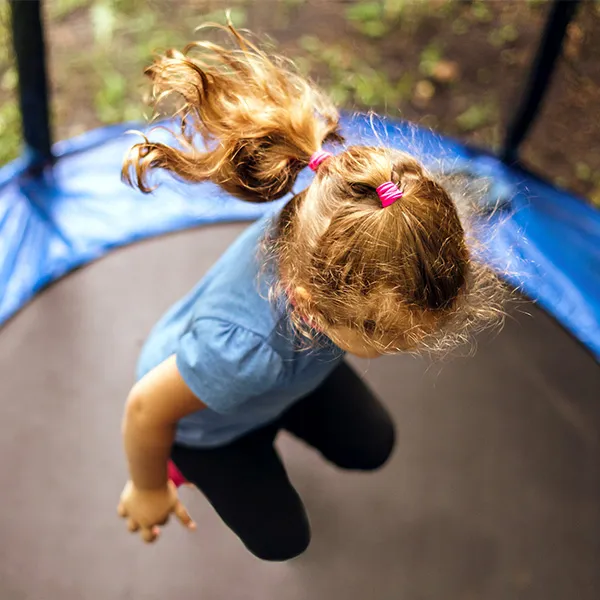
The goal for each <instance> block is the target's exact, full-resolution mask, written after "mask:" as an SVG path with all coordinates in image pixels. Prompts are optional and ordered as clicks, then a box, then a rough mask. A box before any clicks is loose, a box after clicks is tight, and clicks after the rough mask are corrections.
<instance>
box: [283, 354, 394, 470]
mask: <svg viewBox="0 0 600 600" xmlns="http://www.w3.org/2000/svg"><path fill="white" fill-rule="evenodd" d="M282 427H283V428H284V429H287V430H288V431H290V432H291V433H292V434H294V435H295V436H297V437H299V438H300V439H302V440H304V441H305V442H307V443H308V444H309V445H310V446H312V447H314V448H316V449H317V450H319V451H320V452H321V454H323V456H324V457H325V458H326V459H327V460H329V461H331V462H332V463H334V464H336V465H337V466H339V467H341V468H344V469H356V470H363V471H373V470H376V469H378V468H379V467H381V466H382V465H383V464H384V463H385V462H386V461H387V460H388V458H389V457H390V455H391V453H392V450H393V448H394V444H395V438H396V435H395V427H394V423H393V421H392V419H391V417H390V415H389V413H388V412H387V410H386V409H385V408H384V406H383V405H382V404H381V402H379V400H378V399H377V398H376V397H375V396H374V395H373V393H372V392H371V391H370V390H369V388H368V387H367V386H366V384H365V383H364V382H363V380H362V379H361V378H360V377H359V376H358V375H357V374H356V373H355V372H354V371H353V370H352V368H351V367H350V366H349V365H348V364H347V363H345V362H344V363H342V364H341V365H340V366H339V367H338V368H337V369H336V370H335V371H333V373H332V374H331V375H330V376H329V377H328V378H327V379H326V380H325V381H324V382H323V383H322V384H321V386H319V387H318V388H317V389H316V390H315V391H314V392H313V393H312V394H310V395H309V396H307V397H306V398H304V399H302V400H300V401H299V402H298V403H297V404H295V405H294V406H293V407H292V408H291V409H290V410H289V411H288V412H287V413H286V414H285V415H284V417H283V420H282Z"/></svg>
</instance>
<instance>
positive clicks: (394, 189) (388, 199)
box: [376, 181, 404, 208]
mask: <svg viewBox="0 0 600 600" xmlns="http://www.w3.org/2000/svg"><path fill="white" fill-rule="evenodd" d="M376 191H377V195H378V196H379V199H380V200H381V206H383V208H386V207H388V206H391V205H392V204H394V202H396V200H400V198H402V196H403V195H404V192H403V191H402V190H400V189H398V186H397V185H396V184H395V183H394V182H393V181H386V182H385V183H382V184H381V185H380V186H377V189H376Z"/></svg>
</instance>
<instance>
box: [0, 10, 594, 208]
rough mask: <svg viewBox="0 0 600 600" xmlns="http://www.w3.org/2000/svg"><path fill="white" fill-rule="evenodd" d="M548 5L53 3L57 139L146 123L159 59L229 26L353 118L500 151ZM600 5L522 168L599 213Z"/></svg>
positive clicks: (571, 39) (589, 14) (10, 123)
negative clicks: (209, 30)
mask: <svg viewBox="0 0 600 600" xmlns="http://www.w3.org/2000/svg"><path fill="white" fill-rule="evenodd" d="M549 7H550V4H549V3H548V2H546V1H543V0H542V1H540V0H535V1H533V0H496V1H481V0H473V1H458V0H369V1H363V0H347V1H343V0H229V1H225V0H213V1H207V0H179V1H178V2H173V1H172V0H47V1H46V3H45V19H46V26H47V37H48V45H49V49H50V76H51V82H52V92H53V111H54V112H53V119H54V128H55V137H56V139H62V138H65V137H69V136H72V135H75V134H77V133H80V132H82V131H85V130H88V129H90V128H93V127H96V126H99V125H102V124H104V123H110V122H115V121H121V120H128V119H138V118H140V117H142V116H143V115H144V111H145V108H144V105H143V103H142V102H141V98H142V96H143V92H144V89H145V86H144V81H143V78H142V75H141V73H142V70H143V67H144V66H145V65H147V64H148V63H149V61H150V60H151V57H152V54H153V53H154V52H156V51H160V50H161V49H164V48H166V47H169V46H171V45H175V46H178V45H179V46H180V45H182V44H184V43H186V42H187V41H190V40H192V39H195V38H197V37H198V34H194V28H195V27H196V26H197V25H199V24H200V23H202V22H203V21H206V20H217V19H218V20H223V17H224V13H225V9H227V8H231V9H232V18H233V20H234V22H236V24H238V25H240V26H244V27H247V28H249V29H250V30H252V31H253V32H254V33H256V34H257V35H259V36H261V37H263V38H265V37H267V38H268V39H269V40H270V43H271V44H272V45H273V47H274V48H275V50H276V51H277V52H280V53H283V54H286V55H288V56H290V57H293V58H294V59H295V60H296V62H297V63H298V65H299V67H300V68H301V69H302V70H304V71H305V72H307V73H309V74H310V75H311V76H313V77H314V78H316V79H317V80H318V81H319V82H320V83H321V84H322V85H323V86H324V87H326V88H327V89H328V90H329V91H330V93H331V94H332V96H333V97H334V98H335V99H336V100H337V101H339V103H340V104H341V105H342V106H344V107H346V108H349V109H357V110H364V109H375V110H376V111H378V112H382V113H385V114H388V115H392V116H400V117H402V118H405V119H409V120H411V121H414V122H417V123H420V124H421V125H425V126H428V127H432V128H434V129H436V130H438V131H441V132H443V133H446V134H449V135H452V136H456V137H458V138H460V139H463V140H468V141H469V142H472V143H476V144H480V145H485V146H487V147H492V148H498V147H499V145H500V143H501V141H502V136H503V131H504V128H505V126H506V123H507V121H508V120H509V119H510V116H511V114H512V111H513V110H514V108H515V106H516V103H517V100H518V98H519V93H520V90H521V87H522V85H523V83H524V78H525V75H526V73H527V69H528V66H529V63H530V61H531V59H532V55H533V52H534V50H535V48H536V44H537V42H538V39H539V35H540V32H541V28H542V26H543V23H544V19H545V17H546V16H547V12H548V9H549ZM7 14H8V13H7V9H6V8H4V9H0V16H2V18H1V19H0V128H1V129H2V138H3V144H2V146H3V148H2V150H0V162H5V161H6V160H9V159H10V158H12V157H14V156H15V155H16V153H17V151H18V140H19V131H18V111H17V110H16V104H15V97H16V91H15V90H16V88H15V86H16V76H15V74H14V69H13V68H12V66H11V56H10V52H9V50H8V48H9V39H8V31H7V30H8V27H7V26H8V18H7ZM598 57H600V3H597V2H594V1H592V0H588V1H584V2H582V6H581V8H580V10H579V13H578V15H577V17H576V19H575V21H574V22H573V23H572V24H571V26H570V28H569V35H568V40H567V43H566V47H565V52H564V56H563V58H562V59H561V61H560V65H559V68H558V70H557V72H556V76H555V78H554V80H553V84H552V88H551V90H550V93H549V94H548V97H547V100H546V102H545V105H544V108H543V110H542V112H541V114H540V116H539V119H538V121H537V123H536V125H535V128H534V131H533V133H532V135H531V136H530V139H529V140H528V141H527V143H526V145H525V147H524V150H523V157H524V159H525V162H526V163H527V164H528V165H529V166H530V167H531V168H532V169H533V170H534V171H537V172H540V173H541V174H543V175H544V176H545V177H547V178H549V179H551V180H552V181H554V182H555V183H557V184H558V185H560V186H563V187H566V188H568V189H570V190H572V191H574V192H576V193H578V194H581V195H584V196H586V197H587V198H589V199H590V200H591V201H592V202H594V203H596V204H598V205H600V119H597V118H596V115H598V114H600V62H599V61H598Z"/></svg>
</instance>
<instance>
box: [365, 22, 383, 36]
mask: <svg viewBox="0 0 600 600" xmlns="http://www.w3.org/2000/svg"><path fill="white" fill-rule="evenodd" d="M360 31H361V33H364V34H365V35H367V36H368V37H370V38H380V37H383V36H384V35H385V34H386V33H387V32H388V26H387V25H386V24H385V23H384V22H383V21H369V22H368V23H363V24H362V25H361V27H360Z"/></svg>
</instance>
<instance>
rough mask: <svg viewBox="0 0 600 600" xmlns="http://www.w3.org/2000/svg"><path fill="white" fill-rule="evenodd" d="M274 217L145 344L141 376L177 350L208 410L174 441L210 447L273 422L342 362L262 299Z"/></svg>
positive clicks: (233, 250)
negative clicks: (264, 249)
mask: <svg viewBox="0 0 600 600" xmlns="http://www.w3.org/2000/svg"><path fill="white" fill-rule="evenodd" d="M271 219H272V216H271V217H266V218H263V219H262V220H260V221H257V222H256V223H254V224H253V225H251V226H250V227H249V228H248V229H247V230H246V231H245V232H244V233H242V235H241V236H240V237H239V238H238V239H237V240H236V241H235V242H234V243H233V244H232V245H231V246H230V247H229V249H228V250H227V251H226V252H225V254H223V256H222V257H221V258H220V259H219V260H218V261H217V263H216V264H215V265H214V266H213V268H212V269H211V270H210V271H209V272H208V273H207V275H206V276H205V277H204V278H203V279H202V280H201V281H200V282H199V283H198V284H197V285H196V287H195V288H194V289H193V290H192V291H191V292H190V293H189V294H188V295H187V296H185V297H184V298H182V299H181V300H180V301H179V302H177V303H176V304H175V305H174V306H173V307H172V308H171V309H170V310H169V311H168V312H167V314H166V315H165V316H164V317H163V318H162V319H161V320H160V321H159V322H158V323H157V325H156V326H155V327H154V329H153V330H152V332H151V333H150V336H149V338H148V340H147V341H146V344H145V346H144V348H143V350H142V354H141V356H140V360H139V363H138V369H137V375H138V377H139V378H141V377H143V376H144V375H145V374H146V373H147V372H148V371H150V370H151V369H153V368H154V367H155V366H157V365H158V364H160V363H161V362H162V361H164V360H165V359H166V358H168V357H169V356H171V355H172V354H175V355H176V357H177V366H178V369H179V371H180V373H181V375H182V377H183V379H184V381H185V382H186V384H187V385H188V386H189V388H190V389H191V390H192V392H193V393H194V394H195V395H196V396H197V397H198V398H199V399H200V400H201V401H202V402H203V403H204V404H205V405H206V408H205V409H203V410H199V411H198V412H197V413H193V414H191V415H188V416H187V417H185V418H183V419H181V421H180V422H179V423H178V426H177V433H176V438H175V439H176V441H177V442H178V443H180V444H184V445H187V446H195V447H214V446H219V445H223V444H226V443H228V442H230V441H232V440H234V439H235V438H237V437H239V436H241V435H243V434H245V433H247V432H249V431H251V430H252V429H255V428H257V427H260V426H262V425H266V424H267V423H269V422H271V421H273V420H275V419H276V418H277V417H278V416H279V415H281V414H282V412H284V411H285V410H286V409H287V408H288V407H290V406H291V405H292V404H293V403H294V402H296V401H297V400H299V399H300V398H302V397H303V396H305V395H306V394H308V393H310V392H311V391H312V390H314V389H315V388H316V387H317V386H318V385H319V384H320V383H321V382H322V381H323V380H324V379H325V378H326V377H327V376H328V375H329V374H330V373H331V371H332V370H333V369H334V368H335V367H336V366H337V365H338V364H339V363H340V361H341V360H342V358H343V352H342V351H341V350H340V349H339V348H338V347H336V346H334V345H333V344H332V343H331V342H329V341H328V340H324V341H323V342H322V343H320V344H318V345H317V346H316V348H315V349H311V350H306V349H305V348H303V347H302V345H301V343H299V342H298V340H297V339H296V338H294V335H293V333H292V330H291V328H290V324H289V318H288V315H287V314H286V313H285V311H283V310H281V309H278V308H277V307H275V306H273V305H272V303H271V302H269V300H267V299H266V295H267V292H268V281H267V280H268V277H269V276H268V275H267V274H266V272H263V271H264V269H263V265H262V264H261V258H260V251H259V250H260V244H261V241H262V238H263V236H264V233H265V230H266V227H269V226H270V225H271Z"/></svg>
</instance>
